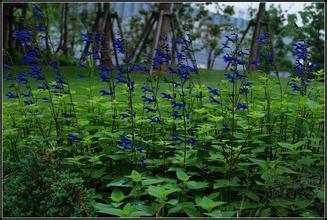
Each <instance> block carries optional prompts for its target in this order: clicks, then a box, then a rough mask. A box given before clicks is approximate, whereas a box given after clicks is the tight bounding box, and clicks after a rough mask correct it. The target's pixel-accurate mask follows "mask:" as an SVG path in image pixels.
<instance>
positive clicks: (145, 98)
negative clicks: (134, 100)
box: [142, 96, 156, 103]
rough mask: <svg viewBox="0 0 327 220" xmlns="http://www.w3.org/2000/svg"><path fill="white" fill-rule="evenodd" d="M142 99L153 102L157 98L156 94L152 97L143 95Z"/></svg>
mask: <svg viewBox="0 0 327 220" xmlns="http://www.w3.org/2000/svg"><path fill="white" fill-rule="evenodd" d="M142 100H143V102H147V103H152V102H155V101H156V98H155V97H154V96H152V97H151V98H148V97H146V96H142Z"/></svg>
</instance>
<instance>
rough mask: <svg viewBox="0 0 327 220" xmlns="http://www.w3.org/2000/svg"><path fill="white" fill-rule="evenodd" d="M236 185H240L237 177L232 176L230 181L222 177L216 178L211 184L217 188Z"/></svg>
mask: <svg viewBox="0 0 327 220" xmlns="http://www.w3.org/2000/svg"><path fill="white" fill-rule="evenodd" d="M229 186H231V187H237V186H240V184H239V183H238V179H237V178H236V177H234V178H233V179H232V180H231V181H228V180H225V179H222V180H216V183H215V184H214V185H213V188H214V189H219V188H225V187H229Z"/></svg>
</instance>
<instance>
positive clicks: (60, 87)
mask: <svg viewBox="0 0 327 220" xmlns="http://www.w3.org/2000/svg"><path fill="white" fill-rule="evenodd" d="M52 88H54V89H63V87H62V86H60V85H58V84H54V85H52Z"/></svg>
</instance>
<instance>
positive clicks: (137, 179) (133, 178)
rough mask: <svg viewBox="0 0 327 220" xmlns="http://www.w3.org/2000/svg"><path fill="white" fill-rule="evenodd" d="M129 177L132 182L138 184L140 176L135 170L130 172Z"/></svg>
mask: <svg viewBox="0 0 327 220" xmlns="http://www.w3.org/2000/svg"><path fill="white" fill-rule="evenodd" d="M130 177H131V178H132V180H133V181H134V182H140V181H141V180H142V175H141V174H140V173H139V172H137V171H135V170H133V171H132V174H131V176H130Z"/></svg>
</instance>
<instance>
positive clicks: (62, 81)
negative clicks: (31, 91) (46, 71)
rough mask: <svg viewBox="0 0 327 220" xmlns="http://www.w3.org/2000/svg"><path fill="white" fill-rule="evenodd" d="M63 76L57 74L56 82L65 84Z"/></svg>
mask: <svg viewBox="0 0 327 220" xmlns="http://www.w3.org/2000/svg"><path fill="white" fill-rule="evenodd" d="M63 77H64V76H63V75H60V74H57V76H56V82H57V83H60V84H67V82H65V81H64V79H63Z"/></svg>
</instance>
